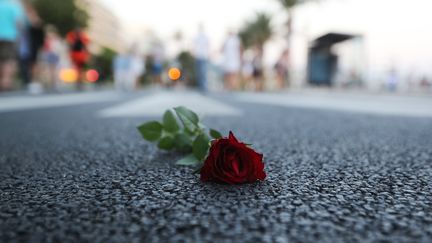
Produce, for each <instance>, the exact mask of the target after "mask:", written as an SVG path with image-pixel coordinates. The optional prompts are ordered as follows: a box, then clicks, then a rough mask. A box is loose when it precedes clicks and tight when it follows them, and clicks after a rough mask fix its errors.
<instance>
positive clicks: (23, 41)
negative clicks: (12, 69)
mask: <svg viewBox="0 0 432 243" xmlns="http://www.w3.org/2000/svg"><path fill="white" fill-rule="evenodd" d="M23 3H24V8H25V12H26V16H27V21H26V23H25V25H24V26H23V28H22V31H21V37H20V42H19V55H18V56H19V66H20V74H21V79H22V81H23V84H24V85H25V86H28V89H29V92H30V93H32V94H37V93H41V92H42V85H41V84H40V83H38V82H37V80H35V79H34V76H35V75H36V73H37V59H38V54H39V51H40V50H41V48H42V46H43V43H44V39H45V32H44V30H43V27H42V22H41V20H40V18H39V15H38V13H37V12H36V10H35V9H34V8H33V6H32V5H31V4H30V3H29V2H28V1H23Z"/></svg>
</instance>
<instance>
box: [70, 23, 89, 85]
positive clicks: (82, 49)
mask: <svg viewBox="0 0 432 243" xmlns="http://www.w3.org/2000/svg"><path fill="white" fill-rule="evenodd" d="M66 41H67V42H68V44H69V56H70V59H71V61H72V63H73V65H74V66H75V69H76V70H77V72H78V80H77V82H76V88H77V90H82V89H83V82H84V80H85V70H84V68H85V67H86V65H87V63H88V61H89V59H90V53H89V52H88V45H89V43H90V39H89V38H88V36H87V34H86V33H85V32H84V31H82V30H81V28H79V27H78V28H76V29H75V30H73V31H70V32H69V33H68V34H67V36H66Z"/></svg>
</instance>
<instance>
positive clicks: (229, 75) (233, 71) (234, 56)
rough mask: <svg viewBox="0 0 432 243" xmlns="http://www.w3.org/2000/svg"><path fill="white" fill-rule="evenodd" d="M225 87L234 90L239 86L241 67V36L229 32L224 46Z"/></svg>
mask: <svg viewBox="0 0 432 243" xmlns="http://www.w3.org/2000/svg"><path fill="white" fill-rule="evenodd" d="M222 53H223V69H224V82H225V88H226V89H228V90H234V89H236V88H237V86H238V76H239V71H240V67H241V43H240V39H239V37H238V36H237V35H236V34H235V33H234V32H232V31H230V32H229V34H228V37H227V39H226V40H225V43H224V45H223V48H222Z"/></svg>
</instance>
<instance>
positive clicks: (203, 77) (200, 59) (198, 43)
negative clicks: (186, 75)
mask: <svg viewBox="0 0 432 243" xmlns="http://www.w3.org/2000/svg"><path fill="white" fill-rule="evenodd" d="M193 47H194V49H193V54H194V57H195V65H196V78H197V81H198V87H199V89H200V90H201V91H202V92H206V91H207V62H208V58H209V49H210V44H209V39H208V37H207V35H206V34H205V32H204V27H203V25H200V26H199V29H198V34H197V36H196V37H195V40H194V46H193Z"/></svg>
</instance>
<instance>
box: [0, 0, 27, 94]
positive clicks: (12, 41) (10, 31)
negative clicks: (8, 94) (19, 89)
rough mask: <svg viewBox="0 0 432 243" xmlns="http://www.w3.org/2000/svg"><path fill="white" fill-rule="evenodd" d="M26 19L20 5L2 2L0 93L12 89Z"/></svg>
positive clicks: (0, 5) (0, 18) (7, 0)
mask: <svg viewBox="0 0 432 243" xmlns="http://www.w3.org/2000/svg"><path fill="white" fill-rule="evenodd" d="M23 19H24V11H23V9H22V6H21V5H20V3H18V2H17V1H14V0H0V91H2V90H9V89H11V88H12V79H13V77H14V74H15V66H16V64H15V61H16V42H17V40H18V36H19V35H18V34H19V26H20V25H21V24H22V22H23Z"/></svg>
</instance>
